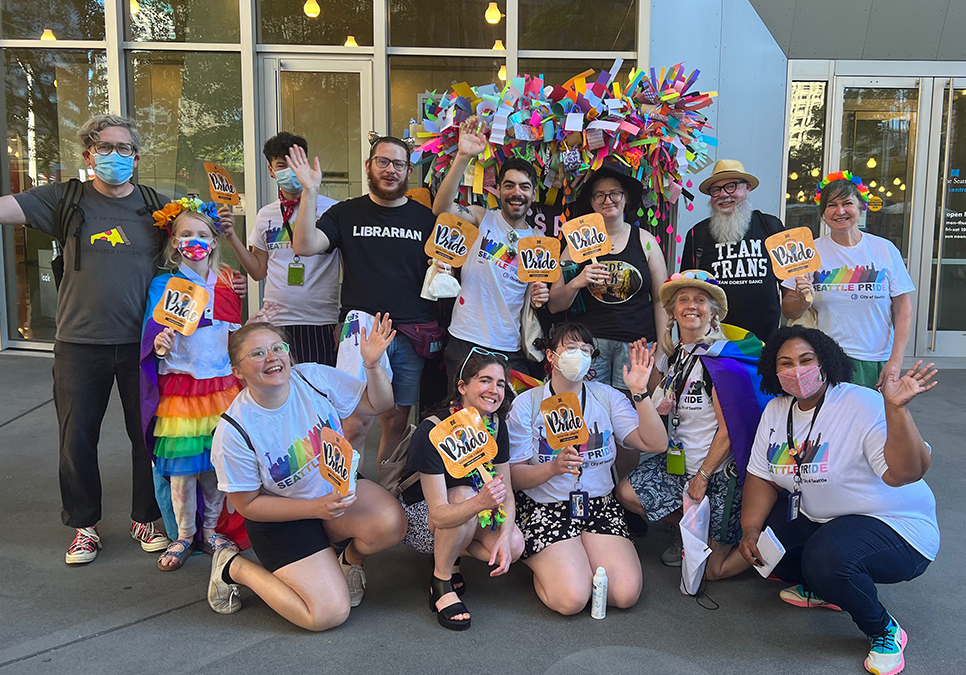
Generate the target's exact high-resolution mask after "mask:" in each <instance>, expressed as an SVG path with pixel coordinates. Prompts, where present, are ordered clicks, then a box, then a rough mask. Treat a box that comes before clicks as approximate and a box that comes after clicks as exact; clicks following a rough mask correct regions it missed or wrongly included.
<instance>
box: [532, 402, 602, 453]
mask: <svg viewBox="0 0 966 675" xmlns="http://www.w3.org/2000/svg"><path fill="white" fill-rule="evenodd" d="M540 412H541V413H542V414H543V421H544V423H545V424H546V427H547V445H549V446H550V447H551V448H552V449H553V450H563V449H564V448H566V447H567V446H568V445H583V444H584V443H586V442H587V441H588V439H589V438H590V434H589V433H588V432H587V425H586V424H584V418H583V411H582V410H581V409H580V399H578V398H577V394H575V393H573V392H572V391H568V392H566V393H563V394H557V395H556V396H551V397H550V398H547V399H544V401H543V403H541V404H540Z"/></svg>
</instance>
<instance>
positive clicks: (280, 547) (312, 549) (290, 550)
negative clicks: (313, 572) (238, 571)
mask: <svg viewBox="0 0 966 675" xmlns="http://www.w3.org/2000/svg"><path fill="white" fill-rule="evenodd" d="M245 527H246V528H247V529H248V538H249V539H250V540H251V542H252V550H253V551H255V555H256V556H258V562H260V563H261V564H262V567H264V568H265V569H267V570H268V571H269V572H274V571H275V570H278V569H281V568H282V567H285V566H286V565H291V564H292V563H294V562H298V561H299V560H304V559H305V558H308V557H309V556H310V555H313V554H315V553H318V552H319V551H324V550H325V549H327V548H329V546H330V544H329V536H328V535H327V534H326V533H325V527H323V521H322V520H319V519H318V518H312V519H309V520H290V521H288V522H284V523H262V522H257V521H254V520H248V519H247V518H246V519H245Z"/></svg>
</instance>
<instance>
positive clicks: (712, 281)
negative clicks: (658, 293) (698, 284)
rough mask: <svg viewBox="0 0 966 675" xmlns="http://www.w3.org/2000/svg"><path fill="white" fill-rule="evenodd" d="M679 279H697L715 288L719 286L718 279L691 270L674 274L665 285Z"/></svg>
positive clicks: (700, 271) (702, 272)
mask: <svg viewBox="0 0 966 675" xmlns="http://www.w3.org/2000/svg"><path fill="white" fill-rule="evenodd" d="M678 279H696V280H697V281H703V282H705V283H708V284H712V285H714V286H718V285H719V284H718V280H717V279H715V278H714V277H713V276H711V275H710V274H708V273H707V272H704V271H702V270H689V271H687V272H676V273H674V274H672V275H671V276H670V277H668V280H667V281H665V282H664V283H668V282H670V281H677V280H678Z"/></svg>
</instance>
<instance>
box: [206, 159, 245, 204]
mask: <svg viewBox="0 0 966 675" xmlns="http://www.w3.org/2000/svg"><path fill="white" fill-rule="evenodd" d="M205 173H207V174H208V188H209V189H210V191H211V201H213V202H215V203H217V204H232V205H234V204H237V203H238V202H239V197H238V191H237V190H236V189H235V184H234V183H232V182H231V174H229V173H228V170H227V169H225V167H223V166H220V165H218V164H215V163H214V162H205Z"/></svg>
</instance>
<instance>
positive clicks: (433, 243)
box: [424, 213, 480, 267]
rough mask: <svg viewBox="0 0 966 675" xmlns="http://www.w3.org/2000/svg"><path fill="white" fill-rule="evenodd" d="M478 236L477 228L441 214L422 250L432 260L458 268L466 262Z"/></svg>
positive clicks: (447, 214) (454, 217)
mask: <svg viewBox="0 0 966 675" xmlns="http://www.w3.org/2000/svg"><path fill="white" fill-rule="evenodd" d="M479 234H480V230H479V228H477V227H476V226H475V225H473V224H472V223H469V222H467V221H465V220H463V219H462V218H459V217H457V216H454V215H453V214H452V213H442V214H440V215H439V216H438V217H437V218H436V225H435V226H434V227H433V233H432V236H430V238H429V239H427V240H426V246H425V247H424V250H425V251H426V255H428V256H429V257H430V258H432V259H433V260H442V261H443V262H445V263H449V264H450V265H452V266H453V267H460V266H461V265H462V264H463V263H465V262H466V256H467V255H469V252H470V246H472V245H473V242H475V241H476V238H477V237H478V236H479Z"/></svg>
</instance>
